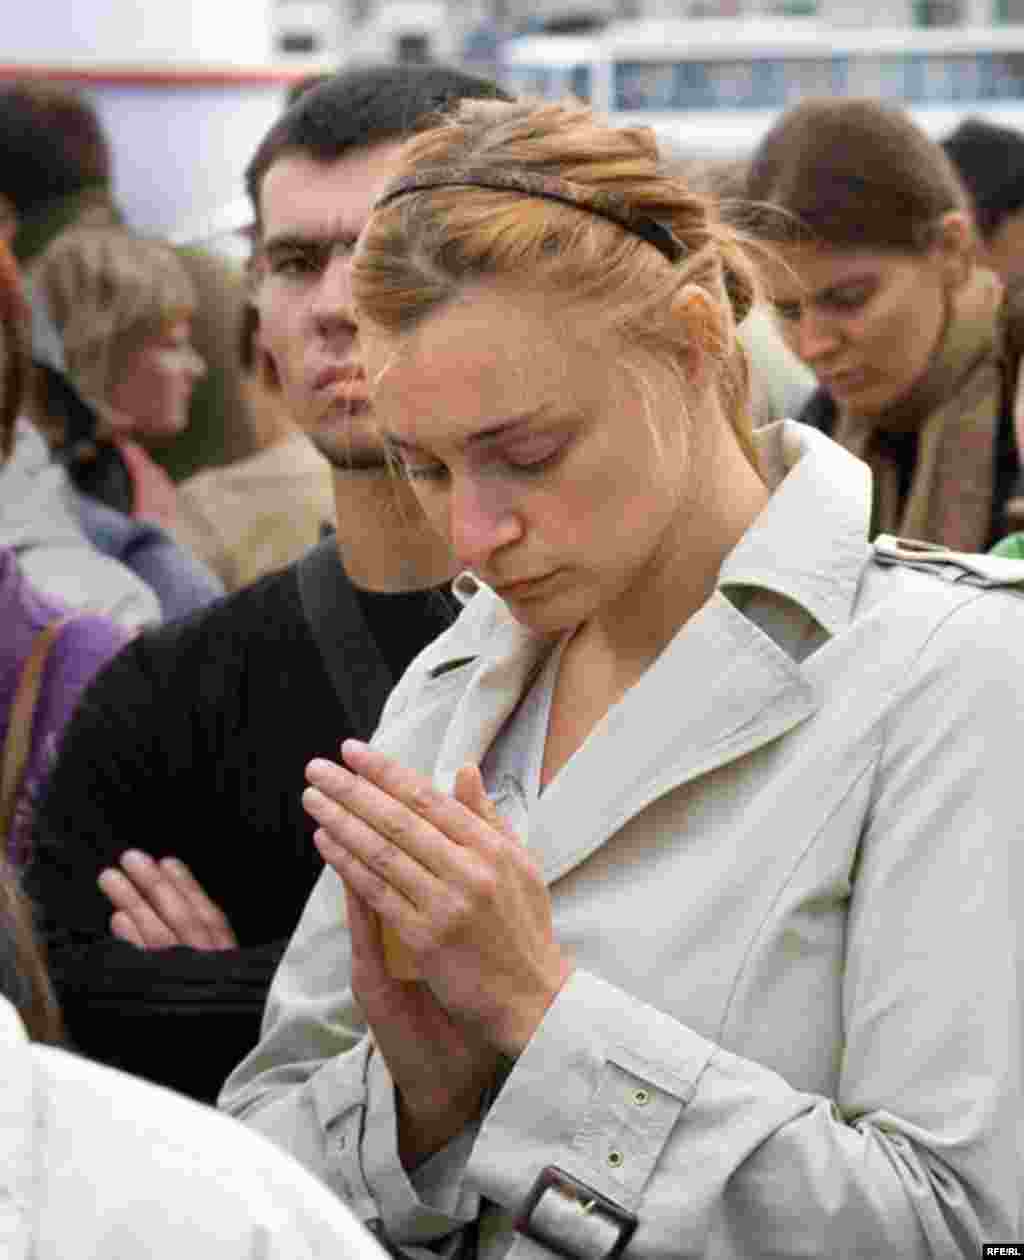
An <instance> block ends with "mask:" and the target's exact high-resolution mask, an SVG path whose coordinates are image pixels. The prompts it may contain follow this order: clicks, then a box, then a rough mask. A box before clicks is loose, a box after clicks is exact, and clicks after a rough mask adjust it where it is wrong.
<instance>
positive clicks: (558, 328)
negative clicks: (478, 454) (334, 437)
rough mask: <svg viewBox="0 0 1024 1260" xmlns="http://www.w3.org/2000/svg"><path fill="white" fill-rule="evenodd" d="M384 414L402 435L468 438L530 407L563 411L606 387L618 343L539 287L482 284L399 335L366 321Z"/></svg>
mask: <svg viewBox="0 0 1024 1260" xmlns="http://www.w3.org/2000/svg"><path fill="white" fill-rule="evenodd" d="M361 340H362V343H363V354H364V360H365V363H366V367H367V372H368V375H369V378H370V381H371V384H372V388H373V390H374V406H375V410H376V413H377V416H378V418H379V419H380V421H381V423H382V424H383V426H384V427H385V428H386V429H387V430H388V432H389V433H391V434H392V435H394V436H395V437H397V438H399V439H401V440H402V441H406V442H409V443H411V444H415V445H423V446H428V447H432V446H435V445H438V446H440V445H444V444H445V443H447V442H449V441H450V442H458V441H459V440H460V439H464V438H466V437H468V436H470V435H472V434H474V433H477V432H479V431H481V430H486V429H488V428H489V427H493V426H495V425H498V424H501V423H503V422H505V421H508V420H510V419H512V418H515V417H519V416H522V415H524V414H528V413H529V414H533V413H541V414H549V413H550V414H553V413H555V412H564V411H566V410H569V409H572V408H574V407H581V406H586V405H588V403H589V402H592V401H593V399H594V397H596V396H597V395H599V394H600V393H601V390H602V389H606V368H605V369H603V367H602V365H607V364H608V362H609V361H614V358H615V356H614V354H609V347H608V346H607V345H605V346H604V347H603V350H604V353H602V346H601V344H600V342H599V341H595V342H591V341H590V340H587V341H584V340H583V339H581V338H580V337H577V336H575V335H572V336H570V335H568V334H567V333H566V331H565V327H564V324H563V323H562V322H561V321H559V320H558V319H557V318H553V317H552V314H551V312H550V311H548V310H546V309H545V304H544V303H543V302H542V301H541V300H540V299H539V298H537V297H534V296H531V295H529V294H525V293H524V294H523V295H521V296H520V297H516V296H514V295H509V294H508V293H507V292H501V293H495V292H492V291H488V290H486V289H480V290H476V291H475V292H473V293H472V294H470V295H468V296H466V297H463V298H460V299H458V300H456V301H454V302H452V303H450V304H449V305H448V306H445V307H443V308H441V310H439V311H438V312H437V313H435V314H434V315H432V316H430V317H429V318H428V319H427V320H426V321H425V322H424V323H423V324H422V325H421V326H420V327H419V328H417V329H416V330H415V331H414V332H412V333H410V334H406V335H404V336H400V337H396V336H392V335H390V334H387V333H382V332H381V331H380V330H378V329H373V328H370V327H367V326H364V327H363V328H362V330H361Z"/></svg>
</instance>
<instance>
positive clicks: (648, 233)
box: [374, 166, 686, 263]
mask: <svg viewBox="0 0 1024 1260" xmlns="http://www.w3.org/2000/svg"><path fill="white" fill-rule="evenodd" d="M459 187H464V188H490V189H493V190H494V191H495V192H517V193H522V195H523V196H524V197H542V198H544V199H545V200H547V201H559V202H561V203H562V205H565V206H573V207H575V208H576V209H577V210H583V211H585V212H586V213H588V214H596V215H597V216H598V217H599V218H602V219H607V220H608V221H609V222H610V223H615V224H617V225H618V226H619V227H620V228H623V229H624V230H625V231H627V232H630V233H631V234H632V235H633V236H639V237H640V239H641V240H644V241H646V242H647V244H648V245H653V246H654V248H655V249H656V250H658V251H659V252H660V253H661V254H663V255H664V256H665V257H666V258H667V259H668V261H669V262H670V263H677V262H679V260H680V259H681V258H684V257H685V256H686V246H685V245H684V244H683V242H682V241H681V240H680V239H679V237H678V236H676V235H675V233H674V232H672V231H671V230H670V229H669V228H667V227H666V226H665V224H664V223H659V222H658V220H657V219H652V218H651V216H650V215H649V214H637V213H636V211H634V210H632V209H631V208H630V207H629V206H628V205H627V204H626V202H625V201H624V200H623V199H622V197H620V196H619V195H618V194H617V193H612V192H604V191H595V190H593V189H590V188H583V187H581V185H579V184H571V183H569V181H568V180H564V179H559V178H558V177H557V176H555V175H541V174H538V173H537V172H534V171H502V170H490V169H487V168H483V167H479V166H440V167H434V168H433V169H432V170H429V171H422V172H421V173H420V174H418V175H403V176H401V178H399V179H396V180H394V181H393V182H392V183H391V184H389V185H388V186H387V188H385V189H384V192H383V193H382V194H381V195H380V197H378V198H377V201H376V203H375V204H374V209H375V210H380V209H381V208H382V207H383V206H386V205H389V204H390V203H391V202H392V201H394V200H395V199H396V198H398V197H404V196H405V195H406V194H407V193H414V192H425V191H426V190H427V189H430V188H459Z"/></svg>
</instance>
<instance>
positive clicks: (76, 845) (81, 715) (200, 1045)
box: [26, 563, 453, 1101]
mask: <svg viewBox="0 0 1024 1260" xmlns="http://www.w3.org/2000/svg"><path fill="white" fill-rule="evenodd" d="M338 581H339V582H341V583H345V584H347V579H346V578H345V576H344V573H343V571H342V569H341V566H340V563H339V565H338ZM449 601H450V597H449V596H447V595H444V594H442V593H440V592H439V591H438V590H436V589H434V590H428V591H421V592H414V593H412V594H403V595H398V596H388V595H371V596H369V597H368V598H360V600H359V603H358V607H359V609H360V610H361V611H362V613H363V617H364V618H365V625H364V626H362V627H361V633H363V634H365V632H366V631H367V630H368V631H369V634H370V636H371V639H372V643H373V644H380V645H381V646H380V649H379V650H380V651H381V652H382V653H383V654H384V656H385V659H386V660H387V662H388V664H389V665H390V666H391V669H392V671H393V673H394V674H395V675H397V674H400V673H401V672H402V671H403V670H404V668H405V666H406V665H407V664H408V662H409V660H410V659H411V658H412V656H413V655H415V654H416V653H417V652H418V651H419V650H420V649H421V648H422V647H423V646H424V645H425V644H426V643H427V642H429V641H430V640H431V639H432V638H434V637H436V635H437V634H438V633H440V631H441V630H443V629H444V628H445V626H446V625H447V624H449V623H450V620H451V617H452V613H451V611H450V610H451V609H453V604H452V603H451V602H449ZM353 619H354V620H358V618H357V617H354V618H353ZM350 629H351V628H350ZM372 650H374V649H373V646H368V647H367V651H372ZM371 733H372V731H371V730H366V729H355V728H354V726H353V723H352V720H351V718H350V716H349V715H348V713H347V712H346V711H345V709H344V706H343V705H342V703H341V701H340V700H339V698H338V696H337V693H336V691H335V689H334V687H333V685H332V683H331V680H330V676H329V674H328V673H327V671H326V669H325V666H324V662H323V658H322V656H321V653H320V648H319V647H318V645H317V642H316V640H315V638H314V637H313V635H312V632H311V630H310V627H309V625H308V624H307V622H306V619H305V616H304V614H303V610H302V604H301V600H300V596H299V585H298V580H297V577H296V567H295V566H292V567H291V568H289V569H286V570H284V571H283V572H281V573H278V574H273V575H271V576H269V577H265V578H263V579H261V580H260V581H258V582H256V583H254V584H253V585H252V586H250V587H247V588H245V589H244V590H241V591H238V592H236V593H234V594H233V595H231V596H229V597H227V598H226V599H224V600H222V601H220V602H219V603H217V604H214V605H212V606H211V607H209V608H206V609H203V610H201V611H200V612H198V613H196V614H194V615H193V616H191V617H189V618H186V619H184V620H182V621H180V622H176V623H173V624H171V625H167V626H163V627H160V628H158V629H156V630H152V631H149V632H147V633H145V634H143V635H141V636H140V637H139V638H137V639H136V640H134V641H133V642H132V643H130V644H128V646H127V647H126V648H125V649H124V650H123V651H122V652H121V653H120V654H119V655H118V656H117V657H116V658H115V659H114V660H113V661H111V662H110V663H109V664H108V665H107V667H106V668H105V669H104V670H103V672H102V673H101V674H100V675H99V676H98V677H97V678H96V679H95V680H94V682H93V683H92V684H91V686H90V687H89V688H88V690H87V691H86V693H85V695H84V696H83V698H82V701H81V703H80V705H79V707H78V709H77V710H76V713H75V715H74V717H73V718H72V721H71V722H70V723H69V725H68V727H67V729H66V731H65V734H64V737H63V740H62V744H61V751H60V756H59V758H58V761H57V764H56V766H55V767H54V770H53V772H52V774H51V776H50V780H49V784H48V786H47V789H46V791H45V793H44V796H43V799H42V800H41V801H40V802H39V806H38V811H37V820H36V837H35V857H34V860H33V862H32V864H31V866H30V868H29V870H28V872H27V877H26V885H27V888H28V891H29V894H30V895H31V896H32V897H33V898H34V900H35V901H36V903H37V906H38V908H39V912H40V917H41V927H42V930H43V932H44V934H45V938H46V940H47V945H48V950H49V963H50V969H51V974H52V976H53V979H54V983H55V986H56V989H57V993H58V996H59V998H60V1000H61V1003H62V1005H63V1008H64V1013H65V1019H66V1023H67V1026H68V1030H69V1034H70V1038H71V1040H72V1042H73V1044H74V1045H75V1046H76V1048H78V1049H79V1050H81V1051H82V1052H83V1053H85V1054H88V1055H90V1056H91V1057H94V1058H98V1059H100V1060H102V1061H104V1062H107V1063H111V1064H113V1065H115V1066H118V1067H123V1068H125V1069H126V1070H128V1071H132V1072H135V1073H138V1074H140V1075H143V1076H148V1077H150V1078H151V1079H154V1080H157V1081H160V1082H162V1083H164V1084H167V1085H171V1086H173V1087H174V1088H176V1089H179V1090H181V1091H183V1092H185V1093H188V1094H191V1095H193V1096H194V1097H197V1098H200V1099H204V1100H207V1101H212V1100H213V1099H214V1098H215V1097H216V1094H217V1092H218V1091H219V1088H220V1086H221V1084H222V1083H223V1080H224V1078H225V1077H226V1076H227V1074H228V1072H230V1071H231V1069H232V1068H234V1067H235V1065H236V1064H237V1063H238V1062H239V1061H240V1060H241V1059H242V1058H243V1057H244V1056H245V1054H247V1053H248V1051H249V1050H250V1049H251V1048H252V1046H253V1045H254V1044H255V1042H256V1041H257V1039H258V1036H259V1025H260V1018H261V1015H262V1009H263V1004H264V1000H265V997H266V992H267V989H268V987H269V984H270V980H271V978H272V976H273V973H274V970H275V968H276V966H277V963H278V961H279V959H280V956H281V954H282V952H283V950H284V947H285V945H286V944H287V941H288V938H289V937H290V935H291V933H292V931H293V930H294V928H295V925H296V923H297V921H298V918H299V915H300V913H301V911H302V908H303V906H304V905H305V902H306V899H307V897H308V895H309V893H310V891H311V889H312V886H313V884H314V882H315V880H316V878H317V875H318V874H319V871H320V869H321V865H322V863H321V860H320V857H319V855H318V854H317V852H316V849H315V848H314V846H313V842H312V835H313V831H314V829H315V828H314V824H313V823H312V821H311V820H310V818H309V817H308V816H307V815H306V813H305V811H304V810H303V809H302V806H301V800H300V798H301V793H302V789H303V787H304V786H305V778H304V768H305V765H306V763H307V762H308V761H309V759H310V758H311V757H314V756H327V757H332V758H336V757H337V753H338V748H339V745H340V743H341V741H342V740H343V739H345V738H347V737H349V736H353V735H354V736H357V737H360V738H368V737H369V735H370V734H371ZM132 847H138V848H141V849H144V850H145V851H146V852H148V853H150V854H151V855H152V856H153V857H156V858H160V857H163V856H167V855H174V856H177V857H179V858H181V859H182V860H183V861H184V862H186V863H187V864H188V865H189V866H190V867H191V869H192V871H193V872H194V873H195V875H196V877H197V878H198V880H199V882H200V883H201V884H202V885H203V887H204V888H205V889H206V891H207V892H208V893H209V895H210V896H211V897H212V898H213V900H214V901H215V902H217V903H218V904H219V905H220V906H221V907H222V909H223V910H224V911H225V913H226V914H227V916H228V919H229V920H230V922H231V925H232V927H233V928H234V931H235V934H236V936H237V938H238V940H239V943H240V947H239V948H238V949H236V950H227V951H222V952H216V953H204V952H200V951H196V950H191V949H187V948H184V947H178V948H173V949H169V950H160V951H143V950H139V949H136V948H135V947H134V946H132V945H129V944H126V943H125V942H122V941H119V940H117V939H115V938H114V937H112V936H111V935H110V931H109V920H110V915H111V909H112V908H111V906H110V904H109V902H108V901H107V899H106V898H105V897H104V895H103V894H102V893H101V892H100V891H99V889H98V888H97V886H96V880H97V877H98V876H99V874H100V872H101V871H102V870H103V869H104V868H105V867H108V866H112V865H115V864H116V863H117V861H118V859H119V857H120V855H121V853H123V852H124V850H125V849H127V848H132ZM172 1019H173V1020H174V1022H171V1021H172Z"/></svg>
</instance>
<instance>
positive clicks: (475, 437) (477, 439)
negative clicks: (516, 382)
mask: <svg viewBox="0 0 1024 1260" xmlns="http://www.w3.org/2000/svg"><path fill="white" fill-rule="evenodd" d="M550 411H551V408H550V407H537V408H536V409H535V410H534V411H525V412H523V413H522V414H521V415H518V416H511V417H509V419H508V420H502V421H500V422H499V423H498V424H495V425H491V426H490V427H489V428H486V429H478V430H477V432H476V433H470V434H469V436H468V437H464V438H462V439H460V441H459V442H458V443H457V445H458V446H459V447H461V448H462V449H467V448H468V447H471V446H484V445H487V444H488V443H490V442H494V441H496V440H497V439H498V438H502V437H507V436H508V435H509V434H510V433H515V432H517V431H518V430H519V429H524V428H526V426H527V425H528V424H530V422H531V421H533V420H536V419H537V418H538V417H542V416H546V415H548V414H549V413H550ZM384 440H385V441H386V442H387V444H388V445H389V446H391V447H394V449H395V450H396V451H418V450H422V449H423V448H422V447H420V446H417V445H416V443H415V442H407V441H405V439H404V438H400V437H398V436H397V435H396V434H394V433H385V434H384Z"/></svg>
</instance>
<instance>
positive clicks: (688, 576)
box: [575, 419, 770, 687]
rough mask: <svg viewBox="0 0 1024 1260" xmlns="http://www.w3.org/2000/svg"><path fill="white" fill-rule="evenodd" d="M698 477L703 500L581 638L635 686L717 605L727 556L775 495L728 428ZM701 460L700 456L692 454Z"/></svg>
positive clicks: (694, 502)
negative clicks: (695, 619)
mask: <svg viewBox="0 0 1024 1260" xmlns="http://www.w3.org/2000/svg"><path fill="white" fill-rule="evenodd" d="M715 428H719V433H718V436H717V438H716V439H714V440H713V441H712V442H709V444H708V449H707V450H706V451H705V452H704V455H703V458H701V459H700V463H701V464H702V465H703V469H702V471H701V472H700V473H696V474H695V476H694V484H695V486H696V490H695V493H694V494H693V495H692V496H691V497H690V499H689V500H688V501H687V502H686V503H684V504H682V505H681V506H680V510H679V513H678V516H677V520H676V524H675V527H674V528H673V529H672V530H671V531H670V533H669V535H668V536H667V537H666V539H665V542H664V543H663V545H662V547H661V549H660V550H659V553H658V555H657V556H656V557H655V559H654V561H653V562H652V564H651V565H649V566H648V568H647V569H646V570H645V571H644V573H643V574H641V575H640V577H639V578H638V579H637V580H636V581H635V582H634V583H633V584H632V585H631V586H630V587H629V588H628V589H627V590H626V591H625V592H623V594H622V596H620V598H619V599H617V600H615V601H614V602H613V603H612V604H610V605H608V606H607V607H605V608H603V609H602V610H601V611H600V613H599V614H598V615H597V616H596V617H594V618H593V619H592V620H591V621H590V622H588V623H586V624H585V625H584V626H582V627H581V629H580V631H579V632H578V634H577V635H576V636H575V637H576V640H577V642H578V643H579V641H581V640H582V641H583V642H589V643H590V644H591V646H592V647H593V649H594V651H595V652H597V653H600V654H602V655H603V656H604V657H605V659H606V660H607V661H609V662H611V663H612V664H611V668H613V669H614V670H615V672H616V673H617V674H618V675H619V677H620V679H621V681H622V684H623V687H626V686H630V685H632V683H633V682H635V681H636V680H637V679H638V678H639V676H640V675H641V674H642V673H643V672H644V670H646V669H647V668H648V667H649V666H650V665H651V664H653V662H654V661H655V659H656V658H657V657H658V656H659V655H660V654H661V652H662V651H663V650H664V649H665V648H666V647H667V646H668V644H669V643H670V642H671V640H672V639H673V638H674V637H675V635H676V633H677V632H678V631H679V630H680V629H681V628H682V626H684V625H685V624H686V622H687V621H689V620H690V618H691V617H692V616H693V615H694V614H695V613H696V612H697V611H698V610H699V609H700V608H701V607H703V605H704V604H706V603H707V601H708V600H709V599H710V598H711V596H712V594H713V593H714V591H715V589H716V586H717V584H718V575H719V573H720V571H721V568H722V564H723V562H724V561H725V558H726V556H727V555H728V554H729V552H730V551H732V549H733V548H734V547H735V546H736V544H737V543H738V542H739V541H740V539H741V538H742V537H743V535H744V534H745V533H746V531H747V530H748V529H749V528H750V526H751V525H752V524H753V523H754V521H755V520H756V519H757V517H758V516H759V515H760V514H761V512H762V511H763V510H764V508H765V506H766V504H767V502H768V499H769V497H770V491H769V490H768V487H767V485H766V484H765V482H764V480H763V479H762V478H761V476H760V474H759V473H758V472H757V470H756V469H754V468H753V467H752V466H751V465H750V462H749V461H748V460H747V458H746V456H745V455H744V454H743V452H742V450H741V449H740V447H739V444H738V443H737V441H736V439H735V438H734V437H733V435H732V432H731V430H730V429H729V428H728V425H727V424H726V422H725V420H724V419H723V420H722V421H721V425H720V426H715V425H712V424H709V425H708V429H709V430H712V431H713V430H714V429H715ZM692 455H693V457H694V459H695V460H696V459H697V453H696V452H695V451H694V452H692Z"/></svg>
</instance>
